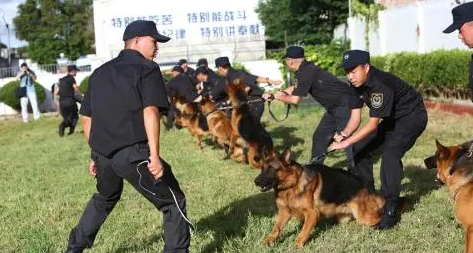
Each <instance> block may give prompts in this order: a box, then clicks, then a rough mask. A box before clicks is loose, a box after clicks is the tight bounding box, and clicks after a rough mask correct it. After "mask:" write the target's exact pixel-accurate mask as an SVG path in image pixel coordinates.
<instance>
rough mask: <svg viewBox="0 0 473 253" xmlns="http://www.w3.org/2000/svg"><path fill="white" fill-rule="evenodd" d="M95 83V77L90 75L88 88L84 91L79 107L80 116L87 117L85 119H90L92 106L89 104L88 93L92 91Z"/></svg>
mask: <svg viewBox="0 0 473 253" xmlns="http://www.w3.org/2000/svg"><path fill="white" fill-rule="evenodd" d="M94 83H95V75H94V74H92V75H91V76H90V78H89V86H87V90H86V91H85V94H84V99H83V100H82V103H81V106H80V112H79V113H80V114H81V115H84V116H87V117H92V106H91V103H90V91H91V89H92V86H93V85H94Z"/></svg>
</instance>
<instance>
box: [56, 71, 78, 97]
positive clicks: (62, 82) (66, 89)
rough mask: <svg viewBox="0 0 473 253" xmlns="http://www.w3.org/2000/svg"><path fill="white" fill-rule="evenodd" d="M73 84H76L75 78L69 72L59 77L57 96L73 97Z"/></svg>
mask: <svg viewBox="0 0 473 253" xmlns="http://www.w3.org/2000/svg"><path fill="white" fill-rule="evenodd" d="M74 84H76V79H75V78H74V77H73V76H71V75H69V74H68V75H67V76H65V77H63V78H61V79H59V98H73V97H74V87H73V85H74Z"/></svg>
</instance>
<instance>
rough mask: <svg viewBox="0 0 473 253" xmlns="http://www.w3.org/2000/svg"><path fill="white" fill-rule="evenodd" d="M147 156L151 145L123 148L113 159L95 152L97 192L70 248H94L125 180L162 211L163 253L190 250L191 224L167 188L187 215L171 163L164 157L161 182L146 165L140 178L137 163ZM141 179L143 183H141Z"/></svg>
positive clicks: (80, 222) (76, 229) (70, 240)
mask: <svg viewBox="0 0 473 253" xmlns="http://www.w3.org/2000/svg"><path fill="white" fill-rule="evenodd" d="M148 157H149V148H148V146H147V144H136V145H134V146H131V147H127V148H124V149H122V150H120V151H118V152H117V153H115V154H114V155H113V156H112V157H111V158H107V157H105V156H102V155H100V154H98V153H96V152H92V159H93V160H94V161H95V166H96V168H97V175H96V179H97V192H96V193H95V194H94V195H93V196H92V198H91V199H90V201H89V203H88V204H87V206H86V208H85V210H84V213H83V214H82V217H81V219H80V221H79V224H78V225H77V226H76V227H74V228H73V229H72V231H71V233H70V235H69V245H68V247H69V248H71V249H74V248H90V247H92V245H93V243H94V240H95V236H96V235H97V233H98V231H99V229H100V226H101V225H102V224H103V223H104V222H105V219H106V218H107V216H108V215H109V214H110V212H112V210H113V207H114V206H115V204H116V203H117V202H118V201H119V200H120V196H121V193H122V190H123V179H125V180H127V181H128V182H129V183H130V184H131V185H132V186H133V187H134V188H135V189H136V190H137V191H138V192H139V193H141V195H143V196H144V197H145V198H146V199H148V200H149V201H150V202H151V203H152V204H153V205H155V206H156V208H158V209H159V210H160V211H161V212H162V213H163V224H164V242H165V246H164V252H165V253H171V252H172V253H181V252H182V253H184V252H186V253H187V252H188V248H189V243H190V231H189V225H188V224H187V223H186V221H185V220H184V218H183V217H182V216H181V214H180V212H179V210H178V208H177V206H176V203H175V202H174V199H173V196H172V194H171V191H170V190H169V189H168V187H169V188H171V189H172V191H173V192H174V194H175V195H176V198H177V202H178V203H179V206H180V208H181V210H182V211H183V212H184V214H185V212H186V211H185V207H186V200H185V196H184V193H183V192H182V190H181V189H180V187H179V183H178V182H177V180H176V178H175V177H174V175H173V173H172V171H171V166H170V165H169V164H167V163H166V162H165V161H164V160H161V161H162V163H163V167H164V174H163V177H162V178H161V180H158V183H156V182H155V180H154V178H153V177H152V175H151V173H150V172H149V170H148V168H147V166H146V165H142V166H143V167H144V168H141V166H140V168H141V169H139V171H140V173H141V174H142V177H141V181H139V180H140V174H138V172H137V169H136V166H137V164H138V163H139V162H141V161H144V160H147V159H148ZM139 182H141V186H140V183H139ZM155 183H156V184H155ZM143 188H145V189H143Z"/></svg>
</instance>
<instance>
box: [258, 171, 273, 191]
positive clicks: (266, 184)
mask: <svg viewBox="0 0 473 253" xmlns="http://www.w3.org/2000/svg"><path fill="white" fill-rule="evenodd" d="M255 185H256V186H258V187H260V190H261V191H262V192H266V191H269V190H271V188H273V185H274V183H273V180H271V179H270V178H266V177H262V176H261V175H259V176H258V177H257V178H256V179H255Z"/></svg>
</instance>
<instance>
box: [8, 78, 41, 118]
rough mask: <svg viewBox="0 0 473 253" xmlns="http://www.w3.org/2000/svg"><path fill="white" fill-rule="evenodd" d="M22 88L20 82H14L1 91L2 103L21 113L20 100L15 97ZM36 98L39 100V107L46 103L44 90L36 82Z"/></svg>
mask: <svg viewBox="0 0 473 253" xmlns="http://www.w3.org/2000/svg"><path fill="white" fill-rule="evenodd" d="M18 87H20V81H12V82H9V83H7V84H5V86H3V87H2V88H1V89H0V101H2V102H3V103H5V104H6V105H8V106H10V107H11V108H13V109H15V110H17V111H21V105H20V99H18V98H17V97H16V96H15V93H16V89H17V88H18ZM34 87H35V89H36V97H37V98H38V106H39V107H41V106H40V104H41V103H43V102H44V99H45V94H44V88H43V86H41V85H40V84H39V83H37V82H35V83H34Z"/></svg>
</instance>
